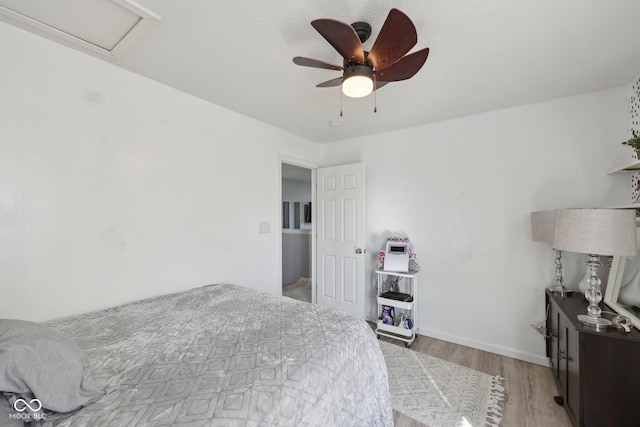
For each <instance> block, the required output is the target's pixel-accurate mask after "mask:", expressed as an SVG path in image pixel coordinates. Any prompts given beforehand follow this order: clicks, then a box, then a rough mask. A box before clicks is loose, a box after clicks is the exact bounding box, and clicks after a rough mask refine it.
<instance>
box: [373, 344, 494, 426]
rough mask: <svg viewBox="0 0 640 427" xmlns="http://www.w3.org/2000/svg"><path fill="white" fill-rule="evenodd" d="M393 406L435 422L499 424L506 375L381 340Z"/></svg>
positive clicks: (420, 420) (458, 424)
mask: <svg viewBox="0 0 640 427" xmlns="http://www.w3.org/2000/svg"><path fill="white" fill-rule="evenodd" d="M380 347H381V348H382V353H383V354H384V359H385V362H386V364H387V371H388V372H389V388H390V391H391V402H392V404H393V409H395V410H396V411H398V412H400V413H402V414H404V415H406V416H408V417H411V418H413V419H414V420H416V421H419V422H421V423H423V424H426V425H427V426H429V427H449V426H451V427H471V426H472V427H478V426H499V425H500V423H501V422H502V401H503V400H504V393H503V392H504V378H502V377H499V376H491V375H489V374H485V373H483V372H480V371H476V370H474V369H470V368H466V367H464V366H460V365H457V364H455V363H451V362H447V361H446V360H442V359H438V358H435V357H431V356H428V355H426V354H422V353H418V352H416V351H413V350H409V349H407V348H404V347H400V346H398V345H395V344H390V343H387V342H384V341H380Z"/></svg>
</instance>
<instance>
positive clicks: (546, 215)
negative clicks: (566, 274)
mask: <svg viewBox="0 0 640 427" xmlns="http://www.w3.org/2000/svg"><path fill="white" fill-rule="evenodd" d="M555 227H556V211H555V210H551V211H537V212H531V240H533V241H534V242H549V243H552V242H553V235H554V233H555ZM554 250H555V252H556V261H555V262H556V268H555V272H554V273H555V276H556V284H555V286H551V287H549V290H550V291H551V292H560V293H561V294H562V295H564V291H565V287H564V283H563V282H564V279H563V277H562V276H563V274H562V272H563V269H562V251H560V250H558V249H555V248H554Z"/></svg>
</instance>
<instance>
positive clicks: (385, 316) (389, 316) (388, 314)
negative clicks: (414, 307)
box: [381, 305, 396, 325]
mask: <svg viewBox="0 0 640 427" xmlns="http://www.w3.org/2000/svg"><path fill="white" fill-rule="evenodd" d="M395 316H396V309H395V307H392V306H390V305H385V306H383V307H382V316H381V317H382V323H384V324H387V325H393V322H394V319H393V318H394V317H395Z"/></svg>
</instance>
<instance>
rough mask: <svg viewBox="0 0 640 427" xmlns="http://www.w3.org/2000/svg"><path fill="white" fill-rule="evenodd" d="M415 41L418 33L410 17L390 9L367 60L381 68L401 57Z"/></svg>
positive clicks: (378, 68)
mask: <svg viewBox="0 0 640 427" xmlns="http://www.w3.org/2000/svg"><path fill="white" fill-rule="evenodd" d="M417 42H418V33H416V27H415V26H414V25H413V22H411V19H409V17H408V16H407V15H405V14H404V13H402V12H400V11H399V10H398V9H391V11H390V12H389V15H388V16H387V19H386V21H384V25H382V29H381V30H380V34H378V38H376V41H375V42H374V43H373V47H372V48H371V52H369V56H368V57H367V62H369V63H370V64H371V65H373V67H374V68H375V69H377V70H381V69H383V68H385V67H388V66H389V65H391V64H393V63H394V62H396V61H397V60H399V59H400V58H402V57H403V56H404V55H405V54H406V53H407V52H409V51H410V50H411V48H413V47H414V46H415V45H416V43H417Z"/></svg>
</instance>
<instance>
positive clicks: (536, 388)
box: [370, 323, 571, 427]
mask: <svg viewBox="0 0 640 427" xmlns="http://www.w3.org/2000/svg"><path fill="white" fill-rule="evenodd" d="M370 325H371V327H372V328H374V329H375V325H374V324H371V323H370ZM380 339H381V340H385V341H388V342H391V343H394V344H398V345H400V346H404V345H405V343H404V342H402V341H398V340H393V339H390V338H386V337H380ZM540 345H541V346H542V345H543V343H542V341H541V342H540ZM411 349H412V350H415V351H419V352H421V353H424V354H428V355H429V356H433V357H438V358H440V359H444V360H448V361H450V362H453V363H457V364H458V365H462V366H466V367H468V368H471V369H475V370H477V371H481V372H486V373H487V374H490V375H500V376H501V377H503V378H504V379H505V381H504V386H505V400H504V403H503V409H502V427H570V426H571V423H570V422H569V418H568V417H567V414H566V413H565V411H564V408H562V407H561V406H558V405H556V403H555V402H554V401H553V396H555V395H556V394H558V393H557V390H556V386H555V382H554V380H553V376H552V373H551V369H550V368H548V367H545V366H540V365H536V364H533V363H527V362H523V361H521V360H516V359H512V358H510V357H505V356H500V355H497V354H494V353H489V352H486V351H482V350H476V349H474V348H470V347H465V346H462V345H458V344H452V343H450V342H447V341H442V340H437V339H435V338H430V337H426V336H422V335H420V336H418V337H417V338H416V340H415V341H414V342H413V344H411ZM393 415H394V422H395V425H396V427H418V426H423V425H424V424H421V423H419V422H417V421H415V420H413V419H411V418H409V417H407V416H405V415H402V414H400V413H399V412H396V411H394V412H393ZM430 427H437V426H430ZM473 427H477V426H473Z"/></svg>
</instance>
